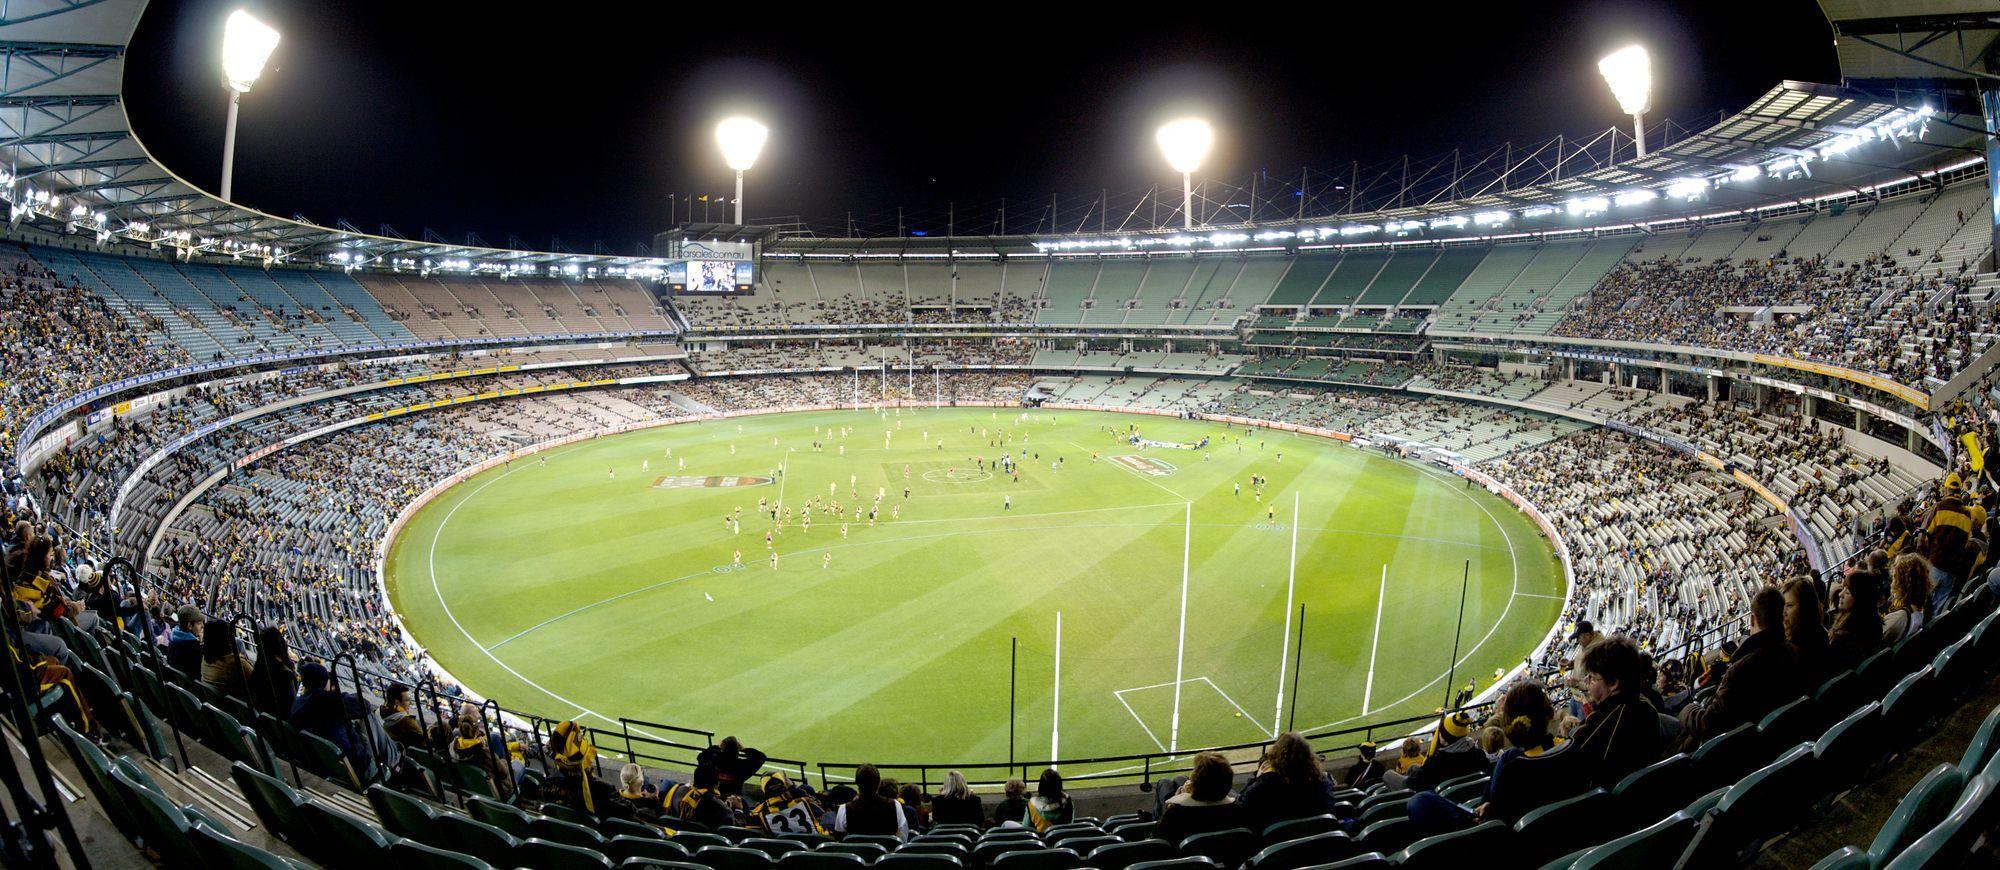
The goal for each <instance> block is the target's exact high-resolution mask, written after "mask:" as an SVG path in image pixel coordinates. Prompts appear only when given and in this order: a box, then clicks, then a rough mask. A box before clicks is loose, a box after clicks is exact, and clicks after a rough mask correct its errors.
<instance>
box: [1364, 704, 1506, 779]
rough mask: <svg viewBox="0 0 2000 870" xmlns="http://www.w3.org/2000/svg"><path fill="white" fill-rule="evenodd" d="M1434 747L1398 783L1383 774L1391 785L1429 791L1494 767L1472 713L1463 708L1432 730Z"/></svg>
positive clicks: (1439, 719) (1489, 770) (1440, 720)
mask: <svg viewBox="0 0 2000 870" xmlns="http://www.w3.org/2000/svg"><path fill="white" fill-rule="evenodd" d="M1431 740H1432V746H1433V749H1432V751H1431V753H1430V755H1429V757H1427V758H1425V759H1424V763H1423V764H1421V765H1418V766H1417V767H1415V768H1412V769H1411V770H1410V775H1409V776H1407V777H1403V778H1402V781H1401V782H1398V781H1397V780H1396V779H1395V778H1394V777H1388V776H1385V777H1383V781H1384V782H1386V783H1388V784H1389V786H1390V787H1391V788H1398V787H1400V788H1407V789H1410V790H1411V791H1430V790H1431V789H1434V788H1437V787H1438V785H1439V784H1440V783H1444V782H1448V781H1450V780H1453V779H1457V778H1458V777H1461V776H1464V775H1466V774H1468V773H1489V772H1491V771H1492V770H1493V760H1492V758H1491V757H1490V756H1489V755H1488V754H1487V751H1486V748H1485V747H1484V746H1482V745H1481V744H1480V741H1479V737H1478V735H1476V734H1474V733H1472V715H1471V714H1469V713H1466V712H1464V711H1459V712H1457V713H1452V714H1449V715H1445V716H1440V717H1438V726H1437V728H1436V729H1435V730H1433V731H1432V733H1431Z"/></svg>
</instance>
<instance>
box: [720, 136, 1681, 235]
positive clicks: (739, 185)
mask: <svg viewBox="0 0 2000 870" xmlns="http://www.w3.org/2000/svg"><path fill="white" fill-rule="evenodd" d="M1639 148H1640V151H1641V154H1640V156H1642V157H1643V156H1645V154H1644V153H1643V152H1644V150H1645V148H1646V146H1645V145H1643V144H1642V145H1640V146H1639ZM736 225H737V226H739V227H740V226H742V225H743V170H741V169H738V170H736Z"/></svg>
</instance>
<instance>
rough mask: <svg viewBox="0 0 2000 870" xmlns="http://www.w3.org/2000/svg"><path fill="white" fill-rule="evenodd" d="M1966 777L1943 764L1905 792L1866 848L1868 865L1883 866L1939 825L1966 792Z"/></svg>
mask: <svg viewBox="0 0 2000 870" xmlns="http://www.w3.org/2000/svg"><path fill="white" fill-rule="evenodd" d="M1965 786H1966V776H1965V774H1964V772H1962V771H1960V770H1959V769H1958V768H1956V767H1953V766H1951V765H1949V764H1940V765H1938V766H1937V767H1935V768H1933V769H1932V770H1931V772H1930V773H1927V774H1924V778H1923V779H1920V780H1917V784H1916V785H1914V786H1911V787H1910V790H1909V791H1908V792H1907V793H1905V794H1904V795H1903V799H1902V800H1901V801H1898V802H1897V803H1896V808H1895V809H1894V810H1892V811H1890V813H1889V817H1888V818H1886V819H1883V820H1882V827H1881V828H1880V829H1879V830H1877V831H1876V833H1875V839H1874V840H1873V841H1871V842H1870V843H1869V844H1868V848H1867V849H1865V850H1863V854H1865V855H1867V856H1868V866H1870V867H1881V866H1882V865H1884V864H1887V863H1889V861H1890V860H1892V859H1894V858H1895V857H1896V856H1897V855H1900V854H1902V852H1903V850H1904V849H1905V848H1907V847H1908V846H1909V845H1910V843H1911V842H1913V841H1915V840H1916V839H1917V838H1918V837H1920V836H1923V835H1924V833H1925V832H1927V831H1929V830H1931V829H1932V828H1935V827H1937V825H1938V823H1939V822H1942V821H1944V818H1945V816H1947V815H1950V814H1951V808H1952V805H1953V804H1956V803H1957V802H1958V798H1959V796H1960V795H1961V794H1964V792H1965Z"/></svg>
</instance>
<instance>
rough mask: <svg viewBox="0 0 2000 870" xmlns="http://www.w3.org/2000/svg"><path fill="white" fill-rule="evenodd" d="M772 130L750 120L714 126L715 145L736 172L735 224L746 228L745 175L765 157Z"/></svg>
mask: <svg viewBox="0 0 2000 870" xmlns="http://www.w3.org/2000/svg"><path fill="white" fill-rule="evenodd" d="M770 137H771V128H769V127H766V126H764V125H763V124H759V123H757V122H756V121H753V120H751V119H749V118H726V119H724V120H723V121H722V123H720V124H717V125H715V144H716V145H717V146H718V147H720V148H721V149H722V161H723V162H724V163H727V164H729V168H730V169H734V170H736V223H737V225H738V226H741V225H742V224H743V173H745V172H748V171H749V170H750V167H751V166H753V165H755V164H756V162H757V155H759V154H762V153H764V140H766V139H769V138H770Z"/></svg>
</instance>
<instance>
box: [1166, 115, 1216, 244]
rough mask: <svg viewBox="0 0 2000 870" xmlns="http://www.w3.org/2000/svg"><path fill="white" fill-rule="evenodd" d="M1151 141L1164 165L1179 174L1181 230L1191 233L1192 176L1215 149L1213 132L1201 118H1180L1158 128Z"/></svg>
mask: <svg viewBox="0 0 2000 870" xmlns="http://www.w3.org/2000/svg"><path fill="white" fill-rule="evenodd" d="M1153 140H1154V141H1155V142H1158V143H1159V145H1160V153H1162V154H1164V155H1166V158H1167V165H1168V166H1172V167H1173V168H1174V171H1175V172H1178V173H1180V174H1181V228H1182V229H1194V172H1195V170H1197V169H1200V168H1201V162H1202V161H1203V160H1206V159H1208V152H1209V149H1212V148H1214V147H1215V128H1214V127H1211V126H1209V125H1208V122H1207V121H1205V120H1202V119H1201V118H1180V119H1177V120H1173V121H1168V122H1167V123H1165V124H1161V125H1160V129H1159V130H1157V131H1155V132H1154V133H1153Z"/></svg>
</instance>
